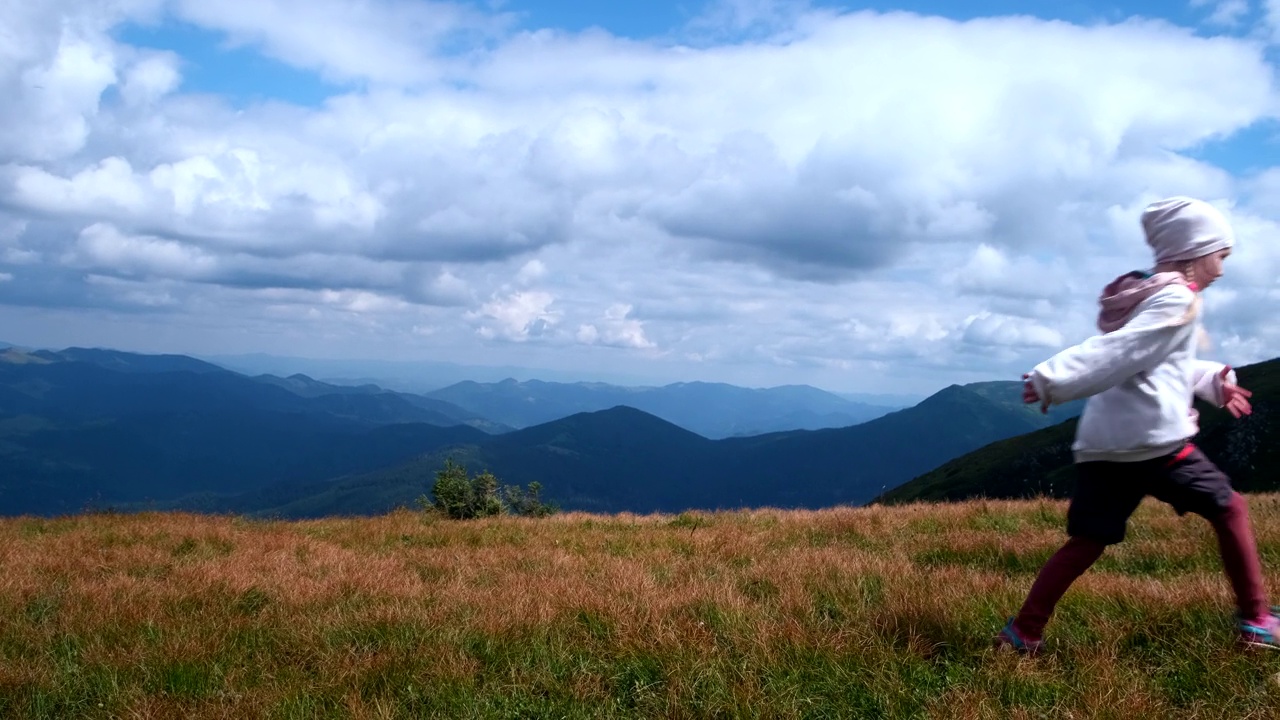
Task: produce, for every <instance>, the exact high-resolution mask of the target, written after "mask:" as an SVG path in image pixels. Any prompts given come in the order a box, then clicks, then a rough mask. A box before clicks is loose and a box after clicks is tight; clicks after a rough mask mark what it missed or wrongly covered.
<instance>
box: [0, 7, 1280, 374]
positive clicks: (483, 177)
mask: <svg viewBox="0 0 1280 720" xmlns="http://www.w3.org/2000/svg"><path fill="white" fill-rule="evenodd" d="M1196 4H1197V5H1198V6H1203V7H1202V8H1201V9H1202V10H1203V11H1205V12H1210V13H1211V16H1210V19H1211V20H1212V21H1213V22H1219V23H1222V24H1229V22H1236V21H1239V20H1240V19H1241V18H1242V17H1244V15H1242V11H1241V10H1240V8H1239V7H1238V4H1237V3H1233V2H1230V1H1227V2H1215V3H1212V7H1210V3H1209V2H1208V0H1205V2H1197V3H1196ZM1265 13H1266V17H1270V18H1273V19H1274V18H1275V17H1280V15H1277V13H1280V5H1277V4H1276V3H1275V2H1273V1H1271V0H1269V1H1268V2H1267V4H1266V8H1265ZM173 22H182V23H188V24H193V25H196V26H198V27H201V28H204V29H205V30H208V31H211V32H213V33H215V34H217V35H218V36H220V37H222V38H223V39H224V40H225V42H226V43H228V45H229V46H233V47H241V48H245V49H248V50H251V51H256V52H259V53H261V54H262V55H264V56H266V57H268V58H273V59H274V60H276V61H279V62H281V63H285V64H288V65H291V66H293V67H295V68H299V69H302V70H304V71H308V72H313V73H317V74H319V75H320V76H322V77H324V78H326V79H328V80H330V81H332V82H335V83H339V84H340V85H341V87H342V88H343V89H342V90H341V91H340V93H338V94H335V95H334V96H332V97H330V98H328V99H327V100H326V101H325V102H323V103H321V104H318V105H317V106H314V107H305V106H299V105H290V104H287V103H282V102H262V103H249V104H247V105H246V106H244V107H231V106H230V105H229V104H228V103H225V102H223V101H222V100H220V99H219V98H218V97H216V96H211V95H210V94H208V93H203V92H200V91H199V89H198V88H190V87H188V86H187V83H186V81H185V80H184V78H183V76H182V68H183V58H182V57H180V56H178V55H176V54H174V53H172V52H168V51H160V50H154V49H148V48H139V47H130V46H129V45H127V44H123V43H121V42H120V41H119V40H117V39H116V38H117V37H118V34H117V33H116V30H118V29H119V28H120V27H121V26H123V25H126V24H129V23H152V24H154V25H155V26H157V27H160V28H163V27H165V24H166V23H173ZM0 28H2V29H3V30H2V31H3V32H5V33H7V34H6V35H5V37H4V38H3V40H4V42H0V91H3V92H5V94H6V97H7V98H8V99H9V101H8V102H6V103H4V104H3V105H0V122H2V123H4V125H5V127H6V133H4V134H3V135H2V136H0V213H2V214H0V272H3V273H4V274H5V275H7V276H9V279H7V280H6V281H5V282H4V283H3V288H2V289H0V304H8V305H13V306H23V307H29V306H30V307H47V308H56V307H58V306H59V304H61V305H63V306H65V307H69V308H81V307H85V306H94V304H95V303H99V304H102V306H103V307H116V306H117V304H119V305H120V306H121V307H123V306H126V305H127V306H128V307H131V308H135V309H136V310H137V311H139V312H141V311H142V310H141V309H144V308H147V307H152V308H157V309H158V310H157V312H159V311H161V310H163V311H164V312H178V311H180V312H184V313H190V314H192V315H193V316H199V315H200V314H201V313H209V312H213V310H212V308H215V307H216V306H218V305H219V304H221V305H222V306H228V305H229V306H232V307H236V308H238V309H237V312H243V313H246V317H252V318H254V319H255V320H254V322H258V321H260V322H262V323H266V324H268V325H269V324H270V323H271V322H279V323H281V324H282V326H283V324H286V323H294V324H298V325H299V326H308V325H314V326H315V327H319V326H320V325H321V323H334V322H340V323H350V324H349V325H343V327H350V328H351V332H352V333H359V332H364V333H368V334H369V335H367V336H366V338H367V337H374V336H377V337H380V338H383V339H384V341H385V342H386V343H387V346H389V347H395V346H396V343H395V342H394V338H396V337H398V333H405V334H411V335H413V336H415V337H422V338H430V339H431V341H432V342H437V343H439V344H440V346H445V345H448V344H450V343H453V344H457V345H465V346H470V345H468V344H475V336H476V334H477V333H478V334H479V336H480V337H481V339H483V340H487V341H491V342H490V343H486V344H485V345H487V346H492V345H493V344H494V343H505V344H508V345H510V346H512V347H521V348H530V347H536V346H539V345H545V346H548V347H554V348H560V349H563V348H567V347H574V346H577V348H578V349H579V351H581V352H591V353H595V352H613V353H616V354H618V355H625V354H626V353H627V352H632V353H634V354H635V355H636V356H637V357H639V356H645V355H654V353H652V352H647V353H645V352H635V351H653V350H655V349H657V348H661V349H662V351H663V353H664V357H667V358H696V359H697V361H698V362H699V363H700V364H701V365H703V366H710V365H712V364H714V363H733V362H738V360H737V359H738V358H751V359H752V360H750V361H747V360H743V361H742V362H744V363H746V362H755V361H759V362H767V363H768V364H769V365H770V366H772V367H781V366H785V367H788V368H810V369H813V373H814V374H812V375H806V376H803V377H808V378H813V379H816V378H827V379H830V378H838V377H840V376H839V375H838V373H840V372H849V371H850V369H851V368H854V369H856V368H863V369H874V368H875V367H878V366H877V365H875V363H886V362H893V361H895V360H904V361H909V362H911V363H913V364H914V366H915V367H920V368H929V369H928V372H930V373H934V375H931V377H935V376H936V373H938V372H943V370H941V369H939V368H943V367H948V363H950V365H949V367H951V368H952V369H953V370H955V371H956V372H960V371H961V370H964V371H966V372H967V371H968V369H972V368H977V367H979V363H980V362H981V360H980V359H976V358H974V357H968V356H965V353H973V352H975V349H976V348H988V349H992V350H991V352H992V353H993V355H992V356H991V358H992V359H990V360H989V361H988V362H989V363H994V364H998V365H999V367H998V368H996V367H995V366H994V365H991V366H990V369H991V371H993V372H995V371H999V372H1006V371H1011V369H1012V368H1013V367H1015V366H1016V365H1017V364H1018V363H1023V362H1025V361H1027V360H1029V359H1030V358H1031V357H1033V356H1035V355H1039V354H1043V351H1045V350H1047V349H1049V348H1050V347H1052V346H1054V345H1055V343H1056V344H1060V343H1062V342H1068V341H1072V340H1073V339H1076V338H1077V337H1078V336H1079V334H1080V333H1081V332H1085V331H1087V328H1088V326H1089V317H1090V315H1091V312H1092V310H1091V307H1090V306H1091V304H1092V302H1093V297H1094V295H1095V294H1096V287H1094V286H1095V285H1097V286H1099V287H1100V283H1102V282H1105V280H1107V279H1109V277H1110V276H1111V275H1114V274H1115V273H1118V272H1121V271H1123V270H1126V269H1129V268H1130V267H1131V266H1133V264H1135V263H1142V262H1144V261H1145V259H1146V257H1147V252H1146V250H1145V248H1144V247H1143V245H1142V243H1141V237H1140V234H1139V232H1138V228H1137V220H1136V219H1137V214H1138V212H1139V211H1140V209H1141V207H1142V205H1143V204H1145V203H1146V202H1149V201H1150V200H1152V199H1155V198H1157V197H1160V196H1163V195H1169V194H1175V193H1179V194H1183V193H1185V194H1194V195H1200V196H1203V197H1207V198H1209V199H1212V200H1214V201H1215V202H1218V203H1220V204H1221V205H1222V206H1223V207H1224V208H1226V209H1227V210H1228V211H1229V212H1231V214H1232V217H1233V220H1234V221H1235V222H1236V223H1237V225H1238V228H1239V234H1240V236H1241V246H1240V248H1239V255H1240V259H1239V263H1238V273H1237V274H1234V275H1229V276H1228V278H1225V279H1224V281H1223V284H1224V287H1225V288H1227V289H1232V290H1234V291H1235V292H1236V293H1237V295H1236V296H1234V297H1233V298H1231V300H1230V302H1226V301H1225V300H1224V302H1223V305H1222V307H1221V308H1215V318H1219V317H1220V318H1222V321H1223V327H1225V328H1227V329H1226V330H1225V331H1224V334H1223V335H1222V336H1223V337H1224V339H1226V338H1239V339H1233V340H1232V341H1231V343H1227V342H1224V343H1223V344H1222V345H1220V348H1221V349H1222V350H1223V352H1230V351H1236V350H1238V351H1239V352H1241V353H1244V352H1245V351H1246V350H1248V349H1249V348H1251V347H1254V346H1253V345H1250V344H1249V341H1248V340H1247V338H1248V337H1250V333H1251V332H1254V331H1255V330H1259V328H1261V323H1263V322H1264V321H1263V320H1262V319H1259V318H1255V317H1254V316H1253V315H1252V314H1250V312H1249V311H1248V310H1247V308H1248V307H1250V306H1251V304H1256V303H1257V302H1258V301H1259V299H1260V298H1262V297H1264V296H1265V294H1266V293H1269V292H1272V291H1273V290H1274V288H1275V280H1274V278H1275V277H1276V276H1277V275H1278V274H1280V273H1277V272H1276V270H1277V268H1280V258H1278V257H1277V255H1276V253H1275V252H1273V251H1272V250H1271V249H1270V246H1269V245H1267V244H1266V243H1265V242H1262V240H1261V239H1262V238H1265V237H1267V236H1268V234H1269V233H1270V234H1274V230H1275V229H1276V228H1275V224H1276V223H1277V222H1280V207H1277V206H1276V205H1275V204H1274V196H1275V195H1276V193H1274V192H1272V190H1273V189H1274V187H1280V180H1277V179H1276V178H1277V177H1278V176H1277V174H1276V173H1277V172H1280V171H1277V170H1275V169H1268V168H1262V169H1260V170H1259V171H1258V172H1257V173H1255V174H1254V175H1252V176H1251V177H1248V178H1244V177H1239V176H1237V175H1235V174H1233V173H1232V172H1231V171H1229V170H1228V169H1224V168H1221V167H1217V166H1215V165H1214V164H1213V163H1211V162H1209V161H1207V160H1204V159H1198V158H1203V157H1204V155H1203V154H1202V153H1200V152H1199V151H1200V150H1202V149H1203V148H1204V147H1205V146H1206V145H1207V144H1212V143H1215V142H1220V141H1222V140H1223V139H1224V138H1229V137H1231V136H1232V135H1233V133H1236V132H1238V131H1240V130H1241V129H1244V128H1248V127H1250V126H1252V125H1254V124H1255V123H1260V122H1267V121H1269V120H1274V118H1275V115H1276V111H1277V108H1278V107H1280V106H1278V105H1277V102H1276V101H1277V92H1276V83H1275V79H1274V77H1275V73H1274V67H1273V65H1272V64H1271V63H1270V62H1269V61H1268V56H1267V54H1266V52H1267V51H1266V49H1265V48H1264V47H1262V46H1261V45H1259V44H1258V43H1256V42H1253V41H1251V40H1249V39H1244V38H1236V37H1228V36H1221V37H1213V36H1206V35H1205V34H1204V33H1203V32H1197V31H1194V30H1192V29H1188V28H1180V27H1177V26H1175V25H1172V24H1170V23H1168V22H1165V21H1159V20H1145V19H1140V18H1135V19H1131V20H1126V21H1124V22H1120V23H1114V24H1105V23H1097V24H1092V25H1089V26H1081V25H1072V24H1069V23H1064V22H1046V21H1041V20H1037V19H1034V18H1031V17H1016V18H1015V17H1011V18H984V19H977V20H971V21H963V22H962V21H956V20H950V19H945V18H940V17H927V16H921V15H916V14H911V13H875V12H856V13H840V12H837V11H834V10H819V9H816V8H814V7H811V6H810V5H808V4H805V3H780V2H775V1H773V0H722V1H720V2H716V3H713V4H711V5H709V6H708V9H707V11H706V12H705V13H704V14H703V15H702V16H700V17H699V18H697V19H695V20H694V21H693V22H692V23H690V25H689V26H688V27H686V28H682V29H680V30H679V31H678V32H675V33H673V35H672V36H671V37H669V38H667V39H665V40H657V41H643V42H642V41H636V40H628V39H624V38H620V37H615V36H613V35H610V34H608V33H606V32H603V31H599V30H593V31H588V32H584V33H566V32H561V31H556V30H550V29H548V30H533V31H520V30H517V29H516V27H515V25H514V24H513V18H512V16H510V15H507V14H504V13H501V12H490V11H488V10H484V9H482V8H480V7H479V6H475V5H473V4H466V3H448V2H417V1H414V2H410V1H409V0H371V1H370V2H359V3H357V2H348V1H347V0H323V2H307V3H303V2H300V0H269V1H266V2H247V0H244V1H242V0H236V1H235V2H228V3H222V4H216V3H215V4H210V3H201V2H196V1H195V0H154V1H143V0H130V1H128V2H125V1H124V0H119V1H117V2H113V3H106V4H104V3H92V2H89V1H88V0H58V1H56V2H48V3H26V4H21V3H10V4H9V5H6V6H5V7H4V8H0ZM681 33H683V34H681ZM9 35H12V37H10V36H9ZM338 35H341V36H342V37H343V38H344V42H342V43H335V42H333V41H332V38H333V37H336V36H338ZM672 38H676V39H675V40H673V39H672ZM904 48H909V50H910V51H904ZM1156 78H1158V79H1159V81H1158V82H1156V81H1155V80H1154V79H1156ZM1273 186H1274V187H1273ZM1255 238H1256V240H1255ZM19 268H22V269H21V270H20V269H19ZM86 278H89V279H86ZM263 293H266V294H267V295H262V294H263ZM273 294H274V295H273ZM215 298H216V300H215ZM264 298H265V299H267V300H269V302H268V306H269V307H272V308H276V310H273V312H277V313H278V314H277V315H270V314H267V315H262V314H259V311H258V310H256V309H253V308H255V307H256V306H255V303H258V302H261V301H263V300H264ZM113 303H116V304H113ZM601 308H605V310H604V311H603V312H602V311H601ZM636 308H639V309H640V310H642V312H641V313H636V312H635V309H636ZM886 308H887V309H886ZM311 310H314V311H315V313H314V314H313V313H311V312H310V311H311ZM335 318H341V320H335ZM641 318H643V319H641ZM1259 332H1261V331H1260V330H1259ZM1260 336H1262V337H1264V338H1269V337H1270V336H1268V335H1266V334H1265V332H1262V333H1261V335H1260ZM314 337H316V338H324V337H326V336H325V335H323V334H321V333H316V334H314ZM332 337H333V338H334V339H333V342H339V340H338V339H337V338H339V337H340V338H342V341H347V340H348V339H349V338H350V337H352V336H349V335H333V336H332ZM317 342H320V340H317ZM1263 342H1264V345H1263V346H1262V347H1263V348H1271V351H1273V352H1276V353H1280V344H1276V345H1271V344H1266V343H1271V342H1272V340H1270V339H1267V340H1264V341H1263ZM1277 342H1280V340H1277ZM588 346H589V347H588ZM330 351H331V352H332V351H333V350H332V349H330ZM997 351H998V352H997ZM477 352H478V351H477ZM1260 352H1266V350H1262V351H1260ZM974 371H975V372H976V371H977V370H974ZM743 372H746V371H745V370H744V371H743ZM797 372H798V370H797ZM921 372H925V371H924V370H922V371H921ZM789 377H791V376H789ZM922 377H923V376H922ZM921 382H923V381H921Z"/></svg>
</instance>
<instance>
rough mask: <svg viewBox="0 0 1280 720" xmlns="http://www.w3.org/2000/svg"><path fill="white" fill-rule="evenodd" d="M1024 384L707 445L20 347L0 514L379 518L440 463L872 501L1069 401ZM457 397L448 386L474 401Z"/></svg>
mask: <svg viewBox="0 0 1280 720" xmlns="http://www.w3.org/2000/svg"><path fill="white" fill-rule="evenodd" d="M467 387H468V388H471V389H477V388H478V389H479V390H481V391H483V392H482V394H484V393H487V395H486V396H487V397H490V398H492V397H494V396H495V395H498V394H501V393H504V392H506V391H507V390H517V391H519V393H523V395H519V394H517V397H528V396H529V394H530V393H534V391H536V393H534V396H535V397H536V398H538V399H537V401H535V402H533V403H531V404H535V405H537V404H544V405H548V406H553V407H557V406H558V407H561V408H572V407H574V403H580V402H585V401H584V400H583V398H582V397H581V396H582V395H585V396H587V397H588V398H589V399H590V398H595V399H598V398H600V397H610V396H620V397H623V398H624V399H627V400H631V401H633V402H634V401H637V400H636V399H637V398H642V399H644V400H645V401H646V402H649V403H651V405H650V406H649V407H650V408H651V409H655V408H661V407H662V403H664V402H665V403H668V404H669V408H668V409H667V410H666V412H673V410H671V409H670V407H674V408H679V407H686V408H688V407H698V406H708V405H715V404H717V403H719V405H720V406H721V410H722V411H723V412H724V416H725V417H727V418H730V420H729V421H726V420H724V419H721V420H720V421H719V422H721V423H722V426H726V427H727V426H728V425H729V424H730V423H731V419H732V418H733V417H735V416H740V415H741V414H743V413H746V412H747V411H748V410H750V409H751V408H752V407H753V406H752V405H751V404H750V402H748V400H749V399H750V398H751V397H753V396H754V397H757V398H762V399H763V400H762V401H761V402H760V403H759V404H758V405H757V406H755V407H764V408H771V409H772V410H773V412H774V413H775V414H776V416H785V415H786V414H787V413H789V412H790V413H795V412H796V410H795V408H797V407H801V408H803V407H809V408H813V407H817V408H818V409H819V410H821V409H822V408H824V407H827V408H840V407H844V406H843V405H842V404H841V403H844V402H845V401H844V400H843V399H839V398H836V399H834V400H832V399H831V397H834V396H831V397H828V396H829V395H830V394H829V393H823V392H822V391H818V390H816V389H812V388H794V387H793V388H775V389H772V391H768V392H766V391H750V390H746V389H743V388H735V387H733V386H724V385H717V384H702V383H684V384H677V385H673V386H669V387H667V388H659V389H656V390H642V391H628V390H626V389H618V388H616V387H612V386H603V387H601V386H590V387H587V388H586V389H585V390H584V388H583V387H582V386H581V385H579V384H564V383H534V382H529V381H526V382H515V381H511V382H508V383H505V384H504V383H496V384H493V385H491V386H481V385H477V386H474V387H473V386H467ZM1018 387H1019V385H1018V384H1017V383H1013V382H1009V383H981V384H976V385H970V386H964V387H961V386H952V387H949V388H946V389H944V390H942V391H940V392H939V393H937V394H935V395H933V396H931V397H929V398H927V399H926V400H924V401H923V402H921V403H919V404H918V405H916V406H913V407H910V408H906V409H903V410H898V411H895V412H891V413H889V414H886V415H882V416H881V417H877V418H875V419H872V420H869V421H867V422H862V423H857V424H850V425H848V426H844V427H838V428H826V429H820V430H787V431H781V432H771V433H765V434H760V435H750V436H742V437H727V438H720V439H711V438H707V437H704V436H703V435H700V434H698V433H695V432H692V431H690V430H688V429H686V428H682V427H679V426H677V425H676V424H674V423H671V422H668V421H666V420H663V419H661V418H659V417H657V416H655V415H654V414H652V413H649V412H645V411H643V410H640V409H636V408H634V407H631V406H629V405H626V404H618V405H616V406H614V407H611V408H608V409H604V410H596V411H592V412H578V413H574V414H571V415H569V416H568V417H560V418H557V419H554V420H551V421H548V422H542V423H539V424H535V425H532V426H529V427H524V428H521V429H517V430H512V429H511V427H510V426H509V424H508V423H504V422H501V421H497V420H495V419H493V418H489V417H485V416H483V415H482V414H481V413H478V412H475V411H474V410H471V409H468V408H465V407H461V406H459V405H457V404H455V403H452V402H450V401H448V400H447V399H444V398H443V397H439V396H424V395H415V394H410V393H398V392H391V391H386V390H384V389H382V388H379V387H377V386H374V385H363V386H338V385H333V384H329V383H324V382H320V381H317V380H314V379H312V378H309V377H306V376H303V375H293V376H289V377H279V376H275V375H261V376H257V377H250V376H246V375H244V374H241V373H237V372H233V371H230V370H227V369H224V368H221V367H219V366H217V365H214V364H212V363H208V362H205V361H201V360H197V359H194V358H190V357H186V356H181V355H138V354H133V353H121V352H116V351H109V350H97V349H84V348H68V349H66V350H60V351H48V350H20V349H15V348H9V349H6V350H3V351H0V513H3V514H16V513H39V514H57V513H67V512H76V511H79V510H81V509H84V508H85V507H116V508H138V507H186V508H192V509H201V510H216V511H231V512H246V513H258V514H276V515H282V516H311V515H317V514H350V513H372V512H382V511H385V510H387V509H390V508H392V507H395V506H397V505H401V504H405V503H408V502H412V500H413V499H414V498H416V497H417V496H419V495H421V494H422V493H423V492H425V490H426V488H427V487H428V486H429V483H430V481H431V479H432V477H433V475H434V471H435V470H436V469H438V468H439V467H440V466H441V465H442V464H443V462H444V460H445V459H446V458H455V459H459V460H460V461H462V462H464V463H465V464H466V465H468V467H471V468H473V469H486V468H487V469H490V470H492V471H493V472H495V473H496V474H497V475H498V476H499V478H501V480H502V481H504V482H507V483H513V484H521V485H524V484H527V483H529V482H532V481H535V480H536V481H538V482H540V483H542V485H543V487H544V497H545V498H546V499H548V500H550V501H552V502H555V503H558V504H559V505H561V506H562V507H565V508H568V509H585V510H596V511H606V512H614V511H635V512H648V511H655V510H663V511H677V510H684V509H689V508H721V507H741V506H761V505H774V506H780V507H821V506H827V505H834V504H840V503H853V504H859V503H862V502H866V501H867V500H870V499H871V498H873V497H874V496H876V495H877V494H879V493H881V492H883V491H884V490H886V489H888V488H893V487H895V486H896V485H898V484H900V483H902V482H904V481H906V480H909V479H911V478H913V477H916V476H917V475H920V474H921V473H924V472H926V471H928V470H929V469H931V468H933V467H936V466H937V465H939V464H941V463H943V462H945V461H947V460H949V459H951V458H954V457H956V456H958V455H961V454H963V453H966V452H968V451H970V450H973V449H975V448H978V447H981V446H983V445H986V444H987V443H990V442H991V441H993V440H998V439H1002V438H1008V437H1011V436H1015V435H1019V434H1022V433H1026V432H1029V431H1032V430H1036V429H1038V428H1043V427H1045V426H1046V425H1048V424H1050V423H1052V422H1056V421H1057V420H1060V419H1062V417H1066V416H1067V415H1069V414H1070V412H1071V409H1067V410H1066V411H1065V412H1064V413H1063V414H1060V415H1058V416H1054V417H1051V418H1045V417H1043V416H1041V415H1039V414H1037V413H1035V412H1033V411H1031V410H1030V409H1028V408H1026V407H1025V406H1023V405H1021V404H1020V402H1019V401H1018V397H1017V395H1018ZM459 390H460V388H457V387H455V388H452V389H451V390H450V392H451V393H453V397H456V398H458V399H465V398H467V397H474V396H468V395H467V394H466V393H462V392H459ZM561 391H563V392H564V393H565V396H564V397H558V396H557V394H556V393H557V392H561ZM658 391H661V392H658ZM681 392H683V393H686V394H687V397H685V398H684V399H681V397H680V393H681ZM575 393H577V394H575ZM442 394H443V395H445V396H446V397H448V396H450V394H449V393H442ZM719 398H728V399H726V400H723V401H721V400H718V399H719ZM787 398H793V399H796V403H795V404H793V405H788V404H787V403H786V402H785V400H786V399H787ZM593 401H598V400H593ZM522 402H526V401H522ZM557 403H558V405H557ZM804 403H809V405H805V404H804ZM823 403H826V404H825V405H824V404H823ZM637 404H639V403H638V402H637ZM494 407H496V408H501V407H503V405H502V404H500V403H497V404H494ZM700 410H702V411H703V412H705V414H706V420H707V421H708V422H713V421H715V420H716V419H715V417H714V416H713V415H712V414H711V413H709V412H706V408H705V407H702V408H700ZM539 412H543V410H539ZM759 412H762V414H763V415H764V416H766V417H767V416H768V411H767V410H766V411H759ZM553 414H554V413H553ZM502 417H504V418H506V419H509V420H521V421H523V419H522V418H521V417H519V416H515V415H503V416H502ZM744 422H745V421H744ZM760 424H761V423H760V422H759V421H757V422H756V423H755V425H757V426H758V425H760ZM749 426H751V425H745V424H744V425H743V427H749Z"/></svg>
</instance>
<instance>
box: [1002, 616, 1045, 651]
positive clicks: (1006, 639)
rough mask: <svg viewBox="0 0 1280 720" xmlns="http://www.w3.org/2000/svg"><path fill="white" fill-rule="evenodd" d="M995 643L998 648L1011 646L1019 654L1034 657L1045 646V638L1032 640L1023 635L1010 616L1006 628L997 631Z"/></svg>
mask: <svg viewBox="0 0 1280 720" xmlns="http://www.w3.org/2000/svg"><path fill="white" fill-rule="evenodd" d="M995 645H996V647H998V648H1005V647H1007V648H1011V649H1013V651H1014V652H1016V653H1018V654H1019V655H1026V656H1027V657H1034V656H1036V655H1039V654H1040V650H1041V649H1043V648H1044V641H1043V640H1030V639H1028V638H1025V637H1023V636H1022V634H1021V633H1019V632H1018V631H1017V630H1016V629H1015V628H1014V627H1013V618H1009V622H1007V623H1005V625H1004V628H1002V629H1001V630H1000V632H998V633H996V640H995Z"/></svg>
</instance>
